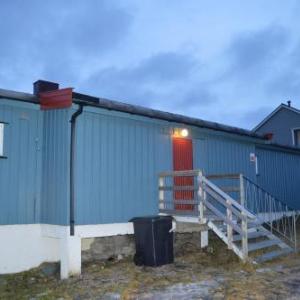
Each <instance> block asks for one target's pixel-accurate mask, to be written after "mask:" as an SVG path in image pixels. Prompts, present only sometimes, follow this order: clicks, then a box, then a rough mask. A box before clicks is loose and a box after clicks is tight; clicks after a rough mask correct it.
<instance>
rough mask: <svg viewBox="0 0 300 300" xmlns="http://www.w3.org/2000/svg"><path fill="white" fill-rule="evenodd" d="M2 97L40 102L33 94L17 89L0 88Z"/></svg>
mask: <svg viewBox="0 0 300 300" xmlns="http://www.w3.org/2000/svg"><path fill="white" fill-rule="evenodd" d="M1 98H5V99H11V100H19V101H24V102H31V103H36V104H38V103H39V100H38V98H37V97H36V96H35V95H33V94H29V93H22V92H15V91H10V90H4V89H0V99H1Z"/></svg>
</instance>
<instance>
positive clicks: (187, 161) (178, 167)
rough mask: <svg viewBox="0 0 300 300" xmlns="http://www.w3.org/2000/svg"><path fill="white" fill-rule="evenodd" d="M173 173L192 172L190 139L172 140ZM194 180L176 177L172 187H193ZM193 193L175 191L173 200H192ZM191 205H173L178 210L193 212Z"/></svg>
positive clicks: (191, 144)
mask: <svg viewBox="0 0 300 300" xmlns="http://www.w3.org/2000/svg"><path fill="white" fill-rule="evenodd" d="M173 169H174V171H183V170H193V142H192V140H190V139H184V138H173ZM193 185H194V178H193V177H188V176H181V177H180V176H178V177H175V178H174V186H193ZM193 199H194V191H175V193H174V200H175V203H176V200H181V201H184V200H193ZM193 208H194V205H193V204H175V209H178V210H193Z"/></svg>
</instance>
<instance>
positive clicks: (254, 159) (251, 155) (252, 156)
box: [250, 153, 256, 162]
mask: <svg viewBox="0 0 300 300" xmlns="http://www.w3.org/2000/svg"><path fill="white" fill-rule="evenodd" d="M250 161H251V162H256V155H255V153H250Z"/></svg>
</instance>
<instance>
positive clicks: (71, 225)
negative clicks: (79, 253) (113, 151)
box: [70, 104, 83, 236]
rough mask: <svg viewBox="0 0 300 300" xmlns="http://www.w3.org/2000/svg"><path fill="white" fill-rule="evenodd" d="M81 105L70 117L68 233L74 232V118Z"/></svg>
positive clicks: (81, 109)
mask: <svg viewBox="0 0 300 300" xmlns="http://www.w3.org/2000/svg"><path fill="white" fill-rule="evenodd" d="M82 111H83V105H82V104H81V105H79V108H78V110H76V111H75V112H74V114H73V115H72V117H71V120H70V123H71V146H70V235H71V236H74V234H75V190H74V188H75V184H74V178H75V176H74V175H75V174H74V162H75V137H76V119H77V118H78V117H79V116H80V115H81V114H82Z"/></svg>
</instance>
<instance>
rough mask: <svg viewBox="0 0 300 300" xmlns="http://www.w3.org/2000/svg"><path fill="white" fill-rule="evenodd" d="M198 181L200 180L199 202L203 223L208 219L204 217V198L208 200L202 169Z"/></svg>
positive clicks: (201, 221)
mask: <svg viewBox="0 0 300 300" xmlns="http://www.w3.org/2000/svg"><path fill="white" fill-rule="evenodd" d="M197 182H198V199H199V204H198V210H199V221H200V223H201V224H204V223H205V222H206V220H205V218H204V204H203V200H206V192H205V188H204V182H203V174H202V171H199V172H198V175H197Z"/></svg>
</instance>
